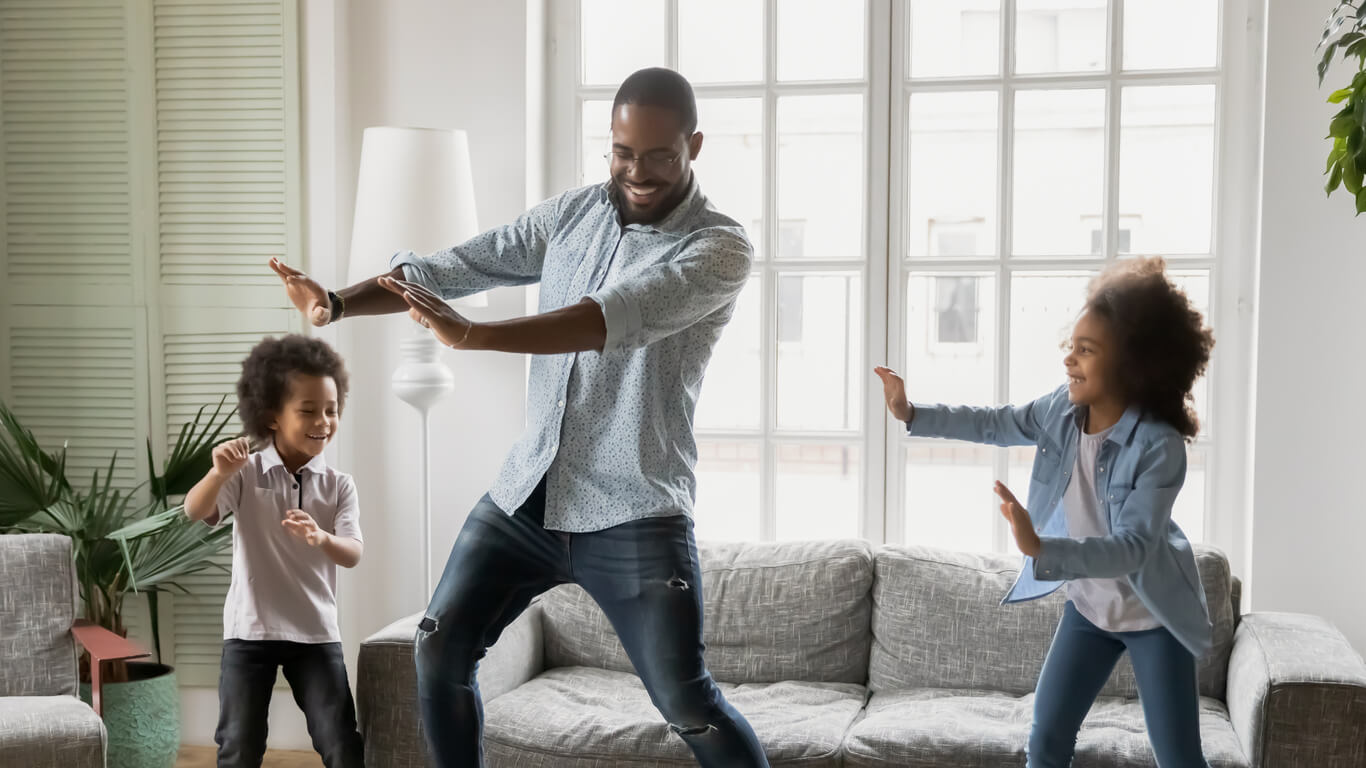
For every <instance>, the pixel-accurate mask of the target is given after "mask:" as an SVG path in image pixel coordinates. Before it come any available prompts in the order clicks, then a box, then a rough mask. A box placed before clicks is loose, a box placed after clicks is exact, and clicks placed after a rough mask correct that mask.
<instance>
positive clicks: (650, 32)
mask: <svg viewBox="0 0 1366 768" xmlns="http://www.w3.org/2000/svg"><path fill="white" fill-rule="evenodd" d="M580 13H581V14H582V17H581V18H582V21H581V23H582V25H583V26H582V34H581V35H580V37H579V39H580V40H581V41H582V44H581V45H580V48H581V49H582V50H583V82H584V83H585V84H587V85H619V84H620V83H621V81H622V80H625V79H626V76H627V75H629V74H631V73H632V72H635V71H636V70H638V69H643V68H645V67H663V66H666V65H667V64H668V61H667V60H666V59H665V52H666V51H667V50H668V47H667V38H666V37H665V31H666V27H665V3H664V0H582V6H581V11H580ZM624 30H626V31H624Z"/></svg>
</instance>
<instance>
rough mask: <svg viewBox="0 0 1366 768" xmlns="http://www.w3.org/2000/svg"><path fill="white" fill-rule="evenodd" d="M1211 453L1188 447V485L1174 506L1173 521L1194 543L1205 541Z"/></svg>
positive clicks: (1182, 490)
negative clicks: (1207, 484)
mask: <svg viewBox="0 0 1366 768" xmlns="http://www.w3.org/2000/svg"><path fill="white" fill-rule="evenodd" d="M1208 463H1209V451H1208V450H1206V449H1204V448H1198V447H1195V446H1187V447H1186V484H1185V485H1183V486H1181V492H1180V493H1178V494H1177V495H1176V503H1175V504H1173V505H1172V520H1173V521H1175V522H1176V524H1177V525H1179V526H1181V530H1182V531H1184V532H1185V533H1186V538H1188V539H1190V540H1191V541H1194V542H1199V541H1204V540H1205V475H1206V471H1207V464H1208Z"/></svg>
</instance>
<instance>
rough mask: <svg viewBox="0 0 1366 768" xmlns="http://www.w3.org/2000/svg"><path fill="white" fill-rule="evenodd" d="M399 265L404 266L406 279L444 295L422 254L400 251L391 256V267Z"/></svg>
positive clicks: (404, 277) (438, 294)
mask: <svg viewBox="0 0 1366 768" xmlns="http://www.w3.org/2000/svg"><path fill="white" fill-rule="evenodd" d="M397 267H403V279H404V280H407V281H408V282H410V283H417V284H418V285H421V286H422V287H423V288H426V289H427V290H429V291H431V292H432V293H435V294H436V295H437V296H444V294H442V293H441V289H440V288H439V287H438V286H437V284H436V280H434V279H433V278H432V273H431V272H429V271H428V270H427V265H426V263H425V262H423V260H422V257H421V256H418V255H417V254H416V253H413V252H412V251H399V252H398V253H395V254H394V255H393V256H391V257H390V258H389V268H390V269H395V268H397Z"/></svg>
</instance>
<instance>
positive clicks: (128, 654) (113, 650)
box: [71, 619, 152, 717]
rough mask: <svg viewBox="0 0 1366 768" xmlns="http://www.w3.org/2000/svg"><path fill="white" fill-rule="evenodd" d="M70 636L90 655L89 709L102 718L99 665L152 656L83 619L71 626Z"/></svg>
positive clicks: (101, 687) (77, 620) (126, 640)
mask: <svg viewBox="0 0 1366 768" xmlns="http://www.w3.org/2000/svg"><path fill="white" fill-rule="evenodd" d="M71 634H72V635H74V636H75V637H76V642H78V643H80V644H81V647H83V648H85V650H86V651H87V652H88V653H89V654H90V707H91V709H94V710H95V714H97V715H99V716H100V717H103V716H104V709H103V706H102V704H101V703H100V691H101V690H102V689H103V685H102V684H101V682H100V663H101V662H105V661H124V660H126V659H140V658H142V657H143V656H151V655H152V654H150V653H148V652H147V651H144V650H143V649H142V648H140V647H138V646H137V645H136V644H134V643H131V642H129V641H128V639H127V638H123V637H119V636H118V635H116V634H114V633H113V632H111V631H109V630H108V629H105V628H104V627H101V626H100V625H98V624H93V623H91V622H89V621H86V620H85V619H76V622H75V623H74V624H72V625H71Z"/></svg>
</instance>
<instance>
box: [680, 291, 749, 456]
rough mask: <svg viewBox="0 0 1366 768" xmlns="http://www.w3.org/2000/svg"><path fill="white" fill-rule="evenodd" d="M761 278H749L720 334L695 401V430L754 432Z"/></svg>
mask: <svg viewBox="0 0 1366 768" xmlns="http://www.w3.org/2000/svg"><path fill="white" fill-rule="evenodd" d="M761 280H762V278H760V277H759V276H758V275H752V276H751V277H750V278H749V282H748V283H747V284H746V285H745V288H744V290H743V291H741V292H740V298H739V300H738V301H737V302H736V304H735V314H733V315H731V319H730V323H728V324H727V325H726V328H725V330H723V331H722V332H721V340H720V341H718V342H717V343H716V349H715V350H714V351H713V352H712V356H711V362H710V363H709V364H708V365H707V373H706V376H705V378H704V379H703V381H702V394H701V395H700V396H699V398H698V401H697V416H696V418H695V423H696V425H697V428H698V429H758V427H759V416H760V414H762V413H763V411H762V410H761V408H762V406H761V403H760V397H761V395H760V392H759V386H760V379H759V370H760V369H759V354H760V348H761V347H760V344H759V335H760V333H761V330H762V329H761V325H760V321H759V320H760V318H759V314H760V312H759V307H760V297H761V296H763V283H762V282H761Z"/></svg>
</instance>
